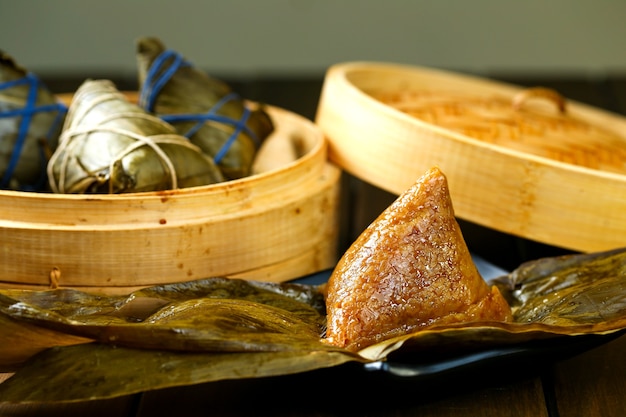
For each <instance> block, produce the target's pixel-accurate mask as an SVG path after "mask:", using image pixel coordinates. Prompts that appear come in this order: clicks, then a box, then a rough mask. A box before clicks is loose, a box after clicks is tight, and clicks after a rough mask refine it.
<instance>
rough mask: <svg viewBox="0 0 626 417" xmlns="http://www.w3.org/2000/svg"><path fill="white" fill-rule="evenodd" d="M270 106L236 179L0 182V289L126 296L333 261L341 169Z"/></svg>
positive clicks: (280, 274)
mask: <svg viewBox="0 0 626 417" xmlns="http://www.w3.org/2000/svg"><path fill="white" fill-rule="evenodd" d="M131 96H132V97H134V96H135V95H132V94H131ZM63 99H64V100H65V101H67V100H70V99H71V97H70V98H68V97H64V98H63ZM267 111H268V113H269V115H270V116H271V117H272V119H273V121H274V123H275V131H274V133H272V135H271V136H270V137H268V139H267V140H266V142H265V143H264V145H263V147H262V148H261V149H260V150H259V154H258V156H257V160H256V166H255V170H256V171H255V172H257V173H256V174H254V175H251V176H248V177H245V178H242V179H238V180H232V181H226V182H223V183H218V184H212V185H207V186H202V187H191V188H181V189H176V190H168V191H160V192H145V193H135V194H117V195H105V194H97V195H96V194H91V195H69V194H51V193H30V192H19V191H0V213H2V215H1V216H0V241H1V242H2V243H1V244H2V250H1V251H0V287H10V288H30V289H42V288H44V289H45V288H51V287H52V288H55V287H71V288H78V289H84V290H91V291H97V292H101V293H128V292H129V291H132V290H135V289H137V288H140V287H145V286H150V285H158V284H165V283H173V282H181V281H189V280H193V279H200V278H207V277H212V276H228V277H233V278H244V279H254V280H258V281H269V282H281V281H287V280H290V279H294V278H297V277H300V276H303V275H307V274H311V273H314V272H318V271H320V270H323V269H327V268H329V267H331V266H333V265H334V264H335V262H336V261H337V245H338V242H337V237H338V224H337V223H338V214H339V187H340V181H339V179H340V169H339V168H338V167H336V166H335V165H334V164H332V163H330V162H329V161H328V157H327V143H326V141H325V139H324V136H323V134H322V132H321V130H320V129H319V128H318V127H317V126H316V125H315V124H314V123H313V122H312V121H310V120H308V119H306V118H304V117H302V116H299V115H297V114H295V113H292V112H290V111H287V110H284V109H281V108H277V107H273V106H267Z"/></svg>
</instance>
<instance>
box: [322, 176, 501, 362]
mask: <svg viewBox="0 0 626 417" xmlns="http://www.w3.org/2000/svg"><path fill="white" fill-rule="evenodd" d="M326 303H327V315H328V324H327V325H328V329H327V340H328V342H330V343H332V344H335V345H338V346H341V347H346V348H348V349H350V350H360V349H362V348H364V347H367V346H369V345H371V344H374V343H377V342H379V341H382V340H385V339H388V338H390V337H394V336H399V335H403V334H407V333H411V332H415V331H418V330H421V329H424V328H427V327H432V326H434V325H441V324H449V323H463V322H476V321H494V320H495V321H505V320H510V318H511V310H510V307H509V305H508V304H507V302H506V301H505V300H504V298H503V297H502V295H501V294H500V292H499V291H498V290H497V288H495V287H493V288H491V287H490V286H489V285H488V284H487V283H486V282H485V281H484V280H483V278H482V277H481V275H480V274H479V272H478V270H477V268H476V266H475V264H474V262H473V260H472V257H471V255H470V252H469V249H468V248H467V245H466V243H465V240H464V239H463V235H462V233H461V229H460V227H459V224H458V223H457V221H456V218H455V217H454V209H453V206H452V201H451V198H450V194H449V190H448V183H447V179H446V177H445V175H444V174H443V173H442V172H441V171H440V170H439V169H438V168H436V167H435V168H431V169H430V170H429V171H428V172H426V173H425V174H424V175H423V176H422V177H421V178H420V179H419V180H418V181H417V182H416V183H415V184H414V185H413V186H412V187H411V188H409V189H408V190H407V191H406V192H404V193H403V194H402V195H400V196H399V197H398V199H397V200H396V201H395V202H394V203H392V204H391V205H390V206H389V207H388V208H387V209H386V210H385V211H384V212H383V213H381V215H380V216H379V217H378V218H377V219H376V220H375V221H374V222H372V224H370V226H369V227H368V228H367V229H365V230H364V231H363V233H362V234H361V235H360V236H359V237H358V238H357V240H356V241H355V242H354V243H353V244H352V246H351V247H350V248H349V249H348V250H347V251H346V253H345V254H344V255H343V257H342V258H341V259H340V261H339V263H338V264H337V266H336V268H335V270H334V271H333V273H332V275H331V277H330V279H329V282H328V285H327V300H326Z"/></svg>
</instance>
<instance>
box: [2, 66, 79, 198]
mask: <svg viewBox="0 0 626 417" xmlns="http://www.w3.org/2000/svg"><path fill="white" fill-rule="evenodd" d="M24 84H27V85H29V90H28V96H27V99H26V104H25V106H24V107H23V108H21V109H14V110H7V111H0V118H3V117H4V118H10V117H21V118H22V119H21V121H20V126H19V130H18V136H17V141H16V142H15V146H14V147H13V151H12V152H11V158H10V159H9V164H8V166H7V169H6V171H5V172H4V175H3V177H2V180H1V181H0V187H1V188H7V187H8V185H9V182H10V180H11V177H12V176H13V172H14V171H15V168H16V167H17V164H18V162H19V159H20V156H21V154H22V150H23V148H24V143H25V142H26V138H27V136H28V129H29V127H30V123H31V121H32V118H33V116H34V115H35V114H37V113H41V112H51V111H57V115H56V117H55V119H54V121H53V123H52V125H51V126H50V129H49V130H48V133H47V134H46V137H45V139H46V140H47V141H48V143H50V141H51V140H52V135H53V133H54V132H55V131H56V129H57V128H58V126H59V123H61V121H62V120H63V116H64V115H65V113H67V107H66V106H65V105H63V104H61V103H59V102H57V103H54V104H46V105H42V106H37V105H36V104H37V94H38V87H39V86H43V84H42V83H41V82H40V81H39V79H38V78H37V77H36V76H35V75H34V74H32V73H27V74H26V75H25V76H24V77H22V78H18V79H15V80H11V81H6V82H4V83H0V90H5V89H8V88H13V87H18V86H20V85H24ZM40 154H41V162H42V167H41V170H40V171H41V175H40V178H39V180H38V181H37V183H36V184H24V185H23V189H24V190H25V191H33V190H37V189H40V188H41V187H43V184H44V182H45V179H46V178H45V172H46V164H47V161H46V157H45V154H44V152H43V149H40Z"/></svg>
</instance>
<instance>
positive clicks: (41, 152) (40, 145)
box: [0, 51, 67, 191]
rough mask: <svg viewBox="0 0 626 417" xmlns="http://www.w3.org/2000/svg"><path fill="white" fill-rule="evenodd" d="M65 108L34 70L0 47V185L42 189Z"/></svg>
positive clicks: (6, 187)
mask: <svg viewBox="0 0 626 417" xmlns="http://www.w3.org/2000/svg"><path fill="white" fill-rule="evenodd" d="M66 112H67V108H66V107H65V106H64V105H63V104H62V103H60V102H58V101H57V99H56V98H55V96H54V95H53V94H52V93H51V92H50V91H49V90H48V88H47V87H46V86H45V85H44V84H43V82H41V80H40V79H39V78H38V77H37V76H36V75H35V74H33V73H32V72H29V71H27V70H26V69H25V68H23V67H21V66H19V65H18V64H17V63H16V62H15V60H14V59H13V57H11V56H10V55H9V54H7V53H4V52H2V51H0V188H2V189H11V190H19V191H45V189H46V187H47V180H46V165H47V163H48V158H49V157H50V154H51V153H52V152H53V151H54V149H55V148H56V146H57V141H58V139H59V134H60V133H61V127H62V126H63V119H64V117H65V113H66Z"/></svg>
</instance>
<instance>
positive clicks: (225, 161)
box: [137, 38, 274, 179]
mask: <svg viewBox="0 0 626 417" xmlns="http://www.w3.org/2000/svg"><path fill="white" fill-rule="evenodd" d="M137 62H138V78H139V85H140V86H141V91H140V105H141V106H142V107H143V108H145V109H146V110H147V111H149V112H153V113H156V114H157V115H159V116H160V117H162V118H163V119H164V120H166V121H168V122H169V123H171V124H172V125H173V126H174V127H175V128H176V130H177V131H178V132H179V133H180V134H181V135H184V136H185V137H188V138H189V140H190V141H191V142H192V143H194V144H196V145H198V146H199V147H200V148H201V149H202V150H203V151H204V152H205V153H207V154H208V155H210V156H211V157H213V158H214V159H215V161H216V163H217V164H218V166H219V167H220V169H221V170H222V172H223V173H224V176H225V177H226V178H227V179H237V178H241V177H245V176H248V175H250V174H251V169H252V164H253V162H254V159H255V156H256V153H257V151H258V149H259V147H260V146H261V144H262V143H263V142H264V141H265V139H266V138H267V136H268V135H269V134H270V133H271V132H272V131H273V130H274V125H273V122H272V120H271V118H270V116H269V115H268V114H267V113H266V112H265V110H264V109H263V107H262V106H259V105H252V104H251V103H246V102H244V100H243V99H242V98H241V97H239V96H238V95H237V94H236V93H235V92H234V91H232V89H231V88H230V86H229V85H227V84H226V83H224V82H222V81H221V80H218V79H216V78H213V77H210V76H209V75H208V74H206V73H205V72H204V71H202V70H200V69H199V68H197V67H195V66H194V65H192V64H191V63H189V62H188V61H186V60H184V59H183V57H182V56H181V55H180V54H178V53H177V52H175V51H172V50H168V49H166V48H165V45H163V43H162V42H161V41H160V40H159V39H157V38H141V39H139V40H138V41H137Z"/></svg>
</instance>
